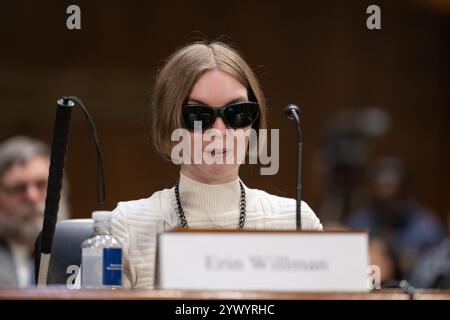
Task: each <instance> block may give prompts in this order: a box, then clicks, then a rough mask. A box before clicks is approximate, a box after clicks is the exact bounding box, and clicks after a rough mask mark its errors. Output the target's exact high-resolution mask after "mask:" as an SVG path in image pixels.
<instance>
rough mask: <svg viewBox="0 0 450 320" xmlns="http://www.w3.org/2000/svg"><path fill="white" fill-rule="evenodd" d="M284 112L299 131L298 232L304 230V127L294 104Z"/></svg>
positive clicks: (296, 197) (296, 195) (298, 109)
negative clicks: (302, 217)
mask: <svg viewBox="0 0 450 320" xmlns="http://www.w3.org/2000/svg"><path fill="white" fill-rule="evenodd" d="M284 112H285V114H286V116H287V117H288V119H290V120H293V121H295V127H296V129H297V184H296V193H295V199H296V201H297V208H296V216H295V220H296V227H297V230H301V229H302V219H301V212H302V160H303V159H302V155H303V154H302V152H303V135H302V127H301V123H300V108H299V107H298V106H296V105H294V104H289V105H287V106H286V108H284Z"/></svg>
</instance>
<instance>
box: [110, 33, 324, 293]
mask: <svg viewBox="0 0 450 320" xmlns="http://www.w3.org/2000/svg"><path fill="white" fill-rule="evenodd" d="M152 108H153V113H152V114H153V119H152V121H153V126H152V131H151V137H152V139H153V144H154V146H155V148H156V150H157V151H158V152H159V153H160V154H161V155H162V156H163V157H165V158H167V159H171V154H172V151H173V148H174V146H175V144H176V142H174V141H173V139H171V137H172V133H173V132H174V131H175V130H177V129H184V130H185V131H186V132H188V135H190V136H191V137H192V138H193V140H194V139H195V136H196V135H204V134H206V133H205V131H197V130H196V128H197V127H199V128H200V129H201V130H207V129H213V130H215V132H216V133H217V132H218V133H219V134H218V135H216V136H215V137H214V139H218V140H221V139H223V140H224V141H225V139H224V137H223V136H224V135H225V134H226V133H230V132H232V133H234V132H237V133H241V134H243V135H244V136H246V137H248V135H246V133H248V130H250V129H251V128H253V129H255V130H258V129H264V128H266V113H265V108H266V106H265V100H264V95H263V92H262V91H261V88H260V85H259V83H258V81H257V78H256V76H255V74H254V73H253V71H252V70H251V68H250V67H249V66H248V64H247V63H246V62H245V61H244V59H243V58H242V57H241V56H240V55H239V53H238V52H237V51H235V50H234V49H232V48H230V47H229V46H227V45H225V44H223V43H220V42H212V43H194V44H190V45H187V46H185V47H183V48H181V49H179V50H177V51H176V52H175V53H174V54H172V55H171V56H170V57H169V58H168V60H167V61H166V63H165V65H164V66H163V68H162V69H161V70H160V72H159V75H158V77H157V79H156V85H155V87H154V91H153V95H152ZM199 132H200V133H199ZM221 135H223V136H221ZM238 136H239V134H236V135H235V136H234V138H233V139H228V140H226V142H225V143H224V145H223V147H221V148H214V149H212V150H211V149H208V145H210V143H209V142H208V141H204V140H205V139H202V140H201V141H202V143H201V148H200V149H201V152H202V153H203V154H205V153H206V154H209V155H210V156H214V157H215V159H216V160H217V159H218V158H219V159H222V160H225V159H226V158H227V157H229V156H230V155H233V156H234V157H233V158H234V159H235V161H233V162H232V163H230V162H229V161H215V162H213V163H206V162H205V161H201V162H195V161H189V162H183V163H181V164H180V165H179V168H180V175H179V179H178V181H176V182H174V186H173V187H172V188H170V189H164V190H161V191H158V192H156V193H154V194H153V195H151V196H150V197H149V198H146V199H141V200H136V201H128V202H120V203H119V204H118V206H117V208H116V209H115V210H114V212H113V221H112V232H113V234H114V235H115V236H116V237H117V238H118V239H119V240H120V241H121V243H122V245H123V250H124V274H125V277H124V284H123V285H124V286H125V287H133V288H141V289H142V288H147V289H148V288H153V286H154V281H155V252H156V239H157V234H158V233H160V232H163V231H166V230H170V229H173V228H176V227H184V228H191V227H192V228H208V229H211V228H228V229H295V212H296V202H295V200H294V199H288V198H282V197H278V196H275V195H271V194H268V193H266V192H264V191H261V190H257V189H251V188H248V187H247V186H246V185H245V184H244V183H243V182H242V181H241V180H240V179H239V166H240V164H241V161H239V160H238V159H240V158H239V155H238V154H237V153H238V151H237V150H238V149H239V148H237V147H236V141H237V137H238ZM214 139H212V140H214ZM206 140H208V139H206ZM230 141H231V143H230ZM244 141H245V143H246V144H248V139H244ZM227 142H228V143H227ZM189 146H190V147H191V148H193V149H195V147H194V145H193V144H189ZM245 147H247V145H246V146H245ZM197 149H198V148H197ZM246 149H247V148H245V150H246ZM189 151H191V152H190V155H191V156H190V157H189V159H191V157H193V156H194V153H195V150H194V152H192V150H189ZM197 151H198V150H197ZM184 152H186V150H184ZM191 160H192V159H191ZM301 219H302V227H303V229H310V230H311V229H314V230H321V229H322V225H321V223H320V221H319V219H318V218H317V217H316V215H315V214H314V212H313V211H312V210H311V208H310V207H309V206H308V205H307V204H306V203H303V204H302V212H301Z"/></svg>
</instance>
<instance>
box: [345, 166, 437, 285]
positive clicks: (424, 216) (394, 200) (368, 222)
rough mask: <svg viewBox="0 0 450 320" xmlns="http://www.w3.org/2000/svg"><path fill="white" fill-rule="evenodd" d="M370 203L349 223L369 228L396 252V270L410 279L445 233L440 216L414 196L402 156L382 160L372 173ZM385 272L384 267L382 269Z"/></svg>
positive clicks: (353, 226) (401, 276)
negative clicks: (415, 200)
mask: <svg viewBox="0 0 450 320" xmlns="http://www.w3.org/2000/svg"><path fill="white" fill-rule="evenodd" d="M369 186H370V198H369V201H368V202H367V205H366V206H365V207H364V208H362V209H360V210H357V211H356V212H354V213H352V214H351V215H350V216H349V218H348V219H347V223H346V224H347V226H349V227H352V228H367V229H369V231H370V234H371V236H372V237H376V238H377V239H380V240H382V241H383V242H384V243H385V245H386V246H387V248H388V249H389V250H390V251H391V252H392V253H393V254H392V264H393V265H394V266H393V268H392V269H393V270H397V269H398V270H399V275H398V277H399V278H400V279H407V278H408V277H409V274H410V271H411V270H412V268H413V267H414V266H415V264H416V263H417V261H418V259H419V258H420V256H421V255H422V254H424V253H425V252H426V251H428V250H429V249H430V248H433V247H435V246H436V245H437V244H439V242H440V241H441V240H442V239H443V237H444V236H445V231H444V228H443V227H442V225H441V224H440V222H439V220H438V219H437V217H435V215H434V214H433V213H431V212H430V210H428V209H425V208H423V207H420V206H419V205H417V204H416V203H415V202H414V201H413V200H412V199H411V197H410V192H409V188H410V179H409V176H408V175H407V174H406V170H405V168H404V167H403V165H402V164H401V162H400V161H399V160H398V159H382V160H380V161H379V162H378V163H377V165H376V166H375V169H374V171H373V173H372V175H371V177H370V181H369ZM381 272H383V270H381Z"/></svg>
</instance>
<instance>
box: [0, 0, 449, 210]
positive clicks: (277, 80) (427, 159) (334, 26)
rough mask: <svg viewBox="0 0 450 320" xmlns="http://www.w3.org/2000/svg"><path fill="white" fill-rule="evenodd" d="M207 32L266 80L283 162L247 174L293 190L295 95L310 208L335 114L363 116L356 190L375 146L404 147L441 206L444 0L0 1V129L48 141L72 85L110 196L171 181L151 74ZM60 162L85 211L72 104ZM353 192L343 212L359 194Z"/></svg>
mask: <svg viewBox="0 0 450 320" xmlns="http://www.w3.org/2000/svg"><path fill="white" fill-rule="evenodd" d="M70 4H77V5H78V6H80V8H81V21H82V29H81V30H79V31H70V30H68V29H67V28H66V18H67V15H66V13H65V11H66V8H67V6H69V5H70ZM370 4H377V5H379V6H380V8H381V26H382V29H381V30H368V29H367V28H366V19H367V17H368V14H366V8H367V6H368V5H370ZM201 35H204V36H205V37H206V38H207V39H210V40H212V39H215V38H217V37H219V36H224V35H225V36H226V38H225V39H228V40H231V42H232V43H233V44H235V45H236V46H237V47H238V48H239V49H240V50H241V52H243V54H244V56H245V57H246V58H247V60H248V62H249V63H250V65H251V66H252V67H253V68H254V69H255V70H256V71H257V74H258V75H259V76H260V79H261V81H262V84H263V87H264V90H265V93H266V96H267V100H268V107H269V127H270V128H279V129H280V141H281V143H280V145H281V146H280V166H281V167H280V170H279V172H278V174H277V175H275V176H261V175H259V174H258V172H259V170H258V169H257V168H253V167H250V166H244V168H243V170H242V174H241V176H242V178H243V179H244V181H246V183H247V185H249V186H251V187H256V188H259V189H265V190H266V191H268V192H271V193H275V194H279V195H282V196H291V197H293V196H294V192H295V177H294V174H295V155H296V154H295V131H294V127H293V124H292V123H291V122H290V121H288V120H287V119H285V117H284V115H283V112H282V111H283V108H284V106H285V105H286V104H287V103H290V102H294V103H297V104H299V105H300V106H301V107H302V111H303V115H302V116H303V125H304V135H305V142H304V184H303V185H304V187H303V188H304V189H303V190H304V198H305V200H306V201H308V202H309V204H310V205H311V206H312V207H313V209H315V210H316V211H318V212H320V211H321V210H322V209H321V208H323V203H324V201H325V200H324V199H326V197H327V192H328V190H329V186H330V184H333V179H335V177H333V176H330V168H329V167H330V165H329V163H327V161H324V159H326V157H324V152H323V151H324V150H326V146H327V143H328V142H327V141H329V139H328V138H327V137H330V134H331V136H333V132H335V131H333V130H336V129H335V128H336V124H337V126H338V127H339V123H340V121H341V120H342V117H344V118H345V119H347V120H345V119H344V120H343V121H344V122H346V121H347V122H348V121H349V120H348V119H352V117H357V118H358V117H359V118H358V119H362V118H360V117H363V118H364V119H366V122H364V123H365V129H364V130H366V131H367V130H368V131H369V133H370V134H365V135H364V134H363V136H364V137H363V139H362V140H361V141H362V142H361V143H359V144H358V143H356V145H357V146H358V147H356V148H357V149H358V148H360V149H358V150H356V151H355V152H356V153H357V154H358V155H356V157H357V158H358V160H357V161H360V164H361V172H358V173H355V175H357V176H358V177H360V180H361V181H362V182H361V181H359V178H358V179H356V180H357V181H356V182H354V183H355V184H356V185H357V186H361V188H357V190H364V188H363V186H364V183H363V181H364V176H365V172H366V171H367V168H369V167H370V165H371V164H372V163H373V162H374V161H375V160H376V159H378V158H380V157H386V156H388V157H395V158H399V159H401V160H402V161H403V162H404V163H405V165H406V166H407V168H408V169H409V170H410V172H411V174H412V176H413V178H414V183H413V193H414V195H415V197H416V198H417V200H418V201H419V202H420V203H422V204H424V205H426V206H428V207H430V208H432V209H433V211H435V212H436V213H437V214H438V215H440V217H441V218H442V219H444V218H445V215H446V213H447V210H448V209H449V207H450V205H449V191H450V166H449V159H450V157H449V156H450V148H449V141H448V140H449V138H450V126H449V120H450V94H449V80H450V79H449V77H450V76H449V75H450V62H449V57H450V44H449V39H450V4H449V3H448V1H412V0H411V1H406V0H404V1H345V2H342V1H302V2H300V1H285V0H280V1H221V2H218V1H217V2H216V1H180V2H173V1H79V0H77V1H23V0H18V1H7V0H0V141H1V140H4V139H6V138H8V137H10V136H13V135H16V134H27V135H30V136H34V137H37V138H41V139H43V140H44V141H46V142H48V143H50V142H51V134H52V130H53V120H54V113H55V102H56V100H57V99H59V98H60V97H61V96H64V95H77V96H79V97H80V98H81V99H83V101H84V102H85V103H86V105H87V107H88V109H89V111H90V113H91V115H92V116H93V118H94V120H95V122H96V125H97V129H98V132H99V135H100V139H101V143H102V149H103V153H104V161H105V166H106V167H105V169H106V171H105V173H106V183H107V202H106V204H105V206H103V208H104V209H113V208H114V207H115V206H116V204H117V202H118V201H122V200H130V199H137V198H141V197H147V196H149V195H151V194H152V193H153V192H154V191H157V190H160V189H162V188H166V187H171V186H172V185H173V184H174V182H175V180H176V177H177V175H178V171H177V170H176V168H175V167H174V166H173V165H172V164H170V163H167V162H164V161H163V160H162V159H161V158H159V157H158V156H157V155H156V154H155V152H154V151H153V149H152V146H151V145H150V144H148V143H146V137H145V134H146V130H147V128H148V123H149V119H150V117H151V114H149V112H148V110H147V109H148V105H149V100H150V92H151V86H152V84H153V79H154V77H155V75H156V71H157V69H158V67H159V66H161V64H162V62H163V60H164V59H165V58H166V57H167V56H168V55H169V54H170V53H172V52H173V51H174V49H176V48H177V47H179V46H181V45H183V44H185V43H186V42H188V41H191V40H193V39H198V38H199V37H200V36H201ZM340 119H341V120H340ZM356 122H357V123H362V122H361V121H358V120H357V121H356ZM333 128H334V129H333ZM371 128H372V129H371ZM364 130H363V131H364ZM370 130H372V131H370ZM330 132H331V133H330ZM358 141H359V140H358ZM351 148H352V147H351ZM325 153H326V152H325ZM66 168H67V176H68V179H69V182H70V186H71V190H70V204H71V207H72V216H73V217H88V216H89V215H90V213H91V211H93V210H94V209H99V208H100V207H99V206H98V205H97V204H96V186H95V183H96V179H95V152H94V145H93V143H92V141H91V139H90V136H89V134H88V130H87V127H86V125H85V123H84V118H83V116H82V114H81V112H80V111H79V110H76V112H74V115H73V122H72V130H71V137H70V147H69V152H68V155H67V166H66ZM361 192H362V193H363V191H361ZM355 199H356V200H354V199H353V198H352V200H351V201H349V203H348V204H347V206H346V207H345V210H344V211H348V210H350V209H352V208H353V207H355V206H357V205H358V203H357V202H358V200H357V199H358V197H355ZM344 214H345V212H344ZM319 215H320V214H319Z"/></svg>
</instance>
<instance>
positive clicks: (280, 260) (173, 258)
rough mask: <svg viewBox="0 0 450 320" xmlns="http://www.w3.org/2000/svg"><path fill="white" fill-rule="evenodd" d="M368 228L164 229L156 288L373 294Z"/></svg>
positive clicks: (158, 253)
mask: <svg viewBox="0 0 450 320" xmlns="http://www.w3.org/2000/svg"><path fill="white" fill-rule="evenodd" d="M368 265H369V253H368V235H367V232H365V231H349V232H344V231H319V232H316V231H303V232H296V231H267V230H265V231H227V230H219V231H218V230H188V231H179V230H177V231H170V232H165V233H161V234H160V235H159V239H158V251H157V261H156V269H157V272H156V287H157V288H159V289H180V290H258V291H261V290H263V291H305V292H337V291H339V292H367V291H369V289H370V288H369V286H368Z"/></svg>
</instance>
